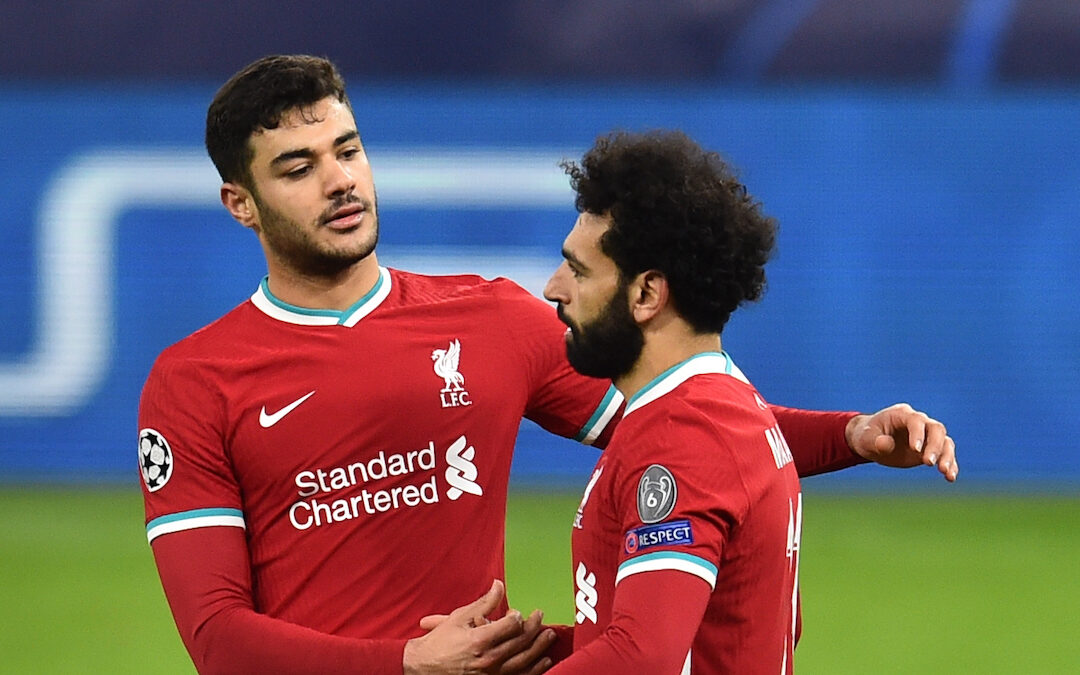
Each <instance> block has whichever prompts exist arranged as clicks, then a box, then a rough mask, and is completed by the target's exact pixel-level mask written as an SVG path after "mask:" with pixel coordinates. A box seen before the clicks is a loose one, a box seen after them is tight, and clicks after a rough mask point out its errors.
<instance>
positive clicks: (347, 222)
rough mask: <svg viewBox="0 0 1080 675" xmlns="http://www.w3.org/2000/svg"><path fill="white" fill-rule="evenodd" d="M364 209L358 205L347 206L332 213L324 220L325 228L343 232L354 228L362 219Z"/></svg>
mask: <svg viewBox="0 0 1080 675" xmlns="http://www.w3.org/2000/svg"><path fill="white" fill-rule="evenodd" d="M364 212H365V209H364V207H363V206H361V205H360V204H348V205H346V206H343V207H341V208H340V209H338V210H337V211H334V212H333V213H331V214H330V216H329V217H328V218H326V220H325V223H326V225H327V227H330V228H333V229H335V230H344V229H348V228H351V227H356V226H357V225H359V224H360V221H361V220H362V219H363V217H364Z"/></svg>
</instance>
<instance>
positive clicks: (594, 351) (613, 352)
mask: <svg viewBox="0 0 1080 675" xmlns="http://www.w3.org/2000/svg"><path fill="white" fill-rule="evenodd" d="M627 287H628V285H627V284H619V287H618V288H617V289H616V290H615V293H614V294H613V295H612V297H611V299H610V300H609V301H608V303H607V305H605V306H604V309H603V310H602V311H601V312H600V314H599V316H597V317H596V318H595V319H593V320H591V321H589V322H588V323H583V324H581V325H577V326H575V325H574V323H573V322H572V321H570V319H569V318H567V317H566V315H565V314H564V313H563V308H562V305H559V307H558V310H557V311H558V314H559V318H560V319H562V322H563V323H565V324H566V325H567V326H569V327H570V332H569V333H567V335H566V358H567V359H568V360H569V361H570V365H571V366H573V367H574V370H576V371H577V372H579V373H581V374H582V375H588V376H589V377H601V378H607V379H612V380H614V379H615V378H617V377H621V376H623V375H625V374H626V373H628V372H630V369H631V368H633V367H634V364H635V363H637V360H638V358H639V357H640V356H641V350H642V348H643V347H644V346H645V336H644V335H643V334H642V332H641V328H640V327H639V326H638V325H637V322H635V321H634V317H633V316H631V314H630V308H629V307H628V306H627V303H626V289H627Z"/></svg>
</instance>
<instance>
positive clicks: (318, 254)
mask: <svg viewBox="0 0 1080 675" xmlns="http://www.w3.org/2000/svg"><path fill="white" fill-rule="evenodd" d="M253 196H254V198H255V203H256V205H257V206H258V208H259V213H260V215H261V216H262V218H261V223H260V227H261V229H262V234H263V236H264V237H265V239H266V245H267V247H268V248H269V249H270V250H271V251H272V252H273V253H274V255H275V256H277V257H278V258H279V259H280V260H281V261H282V262H284V263H285V264H286V265H287V266H288V267H289V268H291V269H293V270H294V271H295V272H297V273H299V274H301V275H303V276H315V277H326V276H336V275H338V274H340V273H341V272H344V271H345V270H347V269H349V268H350V267H352V266H353V265H355V264H356V263H358V262H360V261H361V260H363V259H364V258H367V257H368V256H369V255H371V254H372V253H373V252H374V251H375V246H376V244H377V243H378V240H379V218H378V205H377V199H376V202H374V203H373V202H370V201H369V200H367V199H364V198H362V197H359V196H357V195H356V194H354V193H351V192H350V193H348V194H344V195H341V196H340V197H337V198H336V199H335V200H334V201H333V202H332V203H331V204H330V205H329V206H327V207H326V209H325V210H324V211H323V212H322V213H321V214H319V216H318V218H316V219H315V222H313V223H309V224H306V225H305V224H302V223H299V222H297V221H295V220H293V219H292V218H289V217H288V216H286V215H285V214H284V213H282V212H280V211H278V210H277V209H275V208H273V207H272V206H270V205H269V204H267V203H266V202H264V201H263V200H261V199H259V197H258V196H257V195H253ZM348 205H359V206H360V207H362V208H363V209H364V213H365V218H364V220H365V221H366V220H367V219H368V218H370V219H371V225H370V232H369V234H368V236H366V237H364V238H363V239H361V240H359V241H355V242H352V243H350V244H345V245H335V244H334V243H332V242H325V241H320V240H319V239H318V238H317V237H316V233H317V232H319V230H320V228H322V227H324V226H325V225H326V223H327V222H329V221H330V219H331V218H332V217H333V214H334V213H335V212H337V211H338V210H340V209H342V208H343V207H345V206H348ZM360 227H365V223H361V224H360V225H358V226H357V228H360Z"/></svg>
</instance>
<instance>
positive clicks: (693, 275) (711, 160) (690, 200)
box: [562, 131, 776, 333]
mask: <svg viewBox="0 0 1080 675" xmlns="http://www.w3.org/2000/svg"><path fill="white" fill-rule="evenodd" d="M562 167H563V169H564V170H565V171H566V173H567V174H569V175H570V184H571V185H572V186H573V188H574V190H575V191H576V192H577V198H576V200H575V205H576V206H577V210H578V211H579V212H587V213H592V214H596V215H610V216H611V218H612V220H613V224H612V226H611V228H610V229H609V230H608V231H607V232H605V233H604V236H603V238H602V239H601V240H600V248H601V250H602V251H603V252H604V254H605V255H607V256H608V257H610V258H611V259H612V260H613V261H614V262H615V264H616V266H617V267H618V269H619V274H620V276H621V277H622V280H623V281H625V280H628V279H630V278H632V277H634V276H635V275H637V274H639V273H641V272H644V271H646V270H651V269H655V270H658V271H660V272H662V273H663V274H664V276H665V277H666V278H667V279H668V283H669V284H670V288H671V296H672V300H673V302H674V305H675V308H676V310H677V311H678V312H679V314H680V315H681V316H682V317H683V318H684V319H686V320H687V322H688V323H690V325H691V326H693V327H694V329H695V330H696V331H698V332H699V333H706V332H716V333H719V332H721V331H722V330H723V327H724V324H725V323H727V320H728V318H729V317H730V316H731V313H732V312H733V311H735V309H736V308H737V307H738V306H739V305H741V304H742V303H744V302H748V301H754V300H757V299H758V298H759V297H761V294H762V292H763V291H764V288H765V267H764V266H765V263H766V262H767V261H768V260H769V257H770V256H771V255H772V251H773V247H774V245H775V242H776V221H775V220H773V219H772V218H769V217H767V216H765V215H764V214H762V212H761V205H760V203H758V202H757V201H755V199H754V198H753V197H751V196H750V195H749V194H748V193H747V191H746V187H745V186H743V185H742V184H741V183H740V182H739V181H738V180H736V178H735V176H734V173H733V171H732V169H731V168H730V167H729V166H728V164H727V163H725V162H724V161H723V160H722V159H721V158H720V156H719V155H718V154H716V153H715V152H708V151H706V150H703V149H702V148H701V147H700V146H699V145H698V144H697V143H695V142H694V141H693V140H691V139H690V138H689V137H688V136H686V134H684V133H682V132H680V131H650V132H646V133H641V134H635V133H627V132H614V133H611V134H608V135H605V136H600V137H599V138H598V139H597V140H596V143H595V144H594V145H593V147H592V148H590V149H589V151H588V152H586V153H585V156H584V157H583V158H582V160H581V164H580V165H579V164H577V163H575V162H563V163H562Z"/></svg>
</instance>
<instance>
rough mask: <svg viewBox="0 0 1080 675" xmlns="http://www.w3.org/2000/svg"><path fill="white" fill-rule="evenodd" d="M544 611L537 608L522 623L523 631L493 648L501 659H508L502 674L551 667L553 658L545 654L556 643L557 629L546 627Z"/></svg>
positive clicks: (508, 674)
mask: <svg viewBox="0 0 1080 675" xmlns="http://www.w3.org/2000/svg"><path fill="white" fill-rule="evenodd" d="M543 618H544V614H543V612H541V611H539V610H536V611H534V612H533V613H532V614H530V615H529V618H528V619H526V620H525V623H524V624H522V632H521V635H519V636H518V637H516V638H513V639H512V640H507V641H506V642H504V643H503V644H501V645H499V646H498V647H496V648H495V649H494V650H492V653H493V654H496V655H497V656H498V657H499V658H500V659H506V660H505V662H504V663H503V666H502V669H501V670H500V671H499V672H500V674H501V675H527V674H531V673H542V672H544V671H545V670H547V669H548V668H550V667H551V663H552V662H551V659H550V658H548V657H546V656H544V654H545V653H546V652H547V650H548V648H550V647H551V645H553V644H554V643H555V639H556V638H555V631H553V630H551V629H550V628H544V625H543V623H542V622H543Z"/></svg>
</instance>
